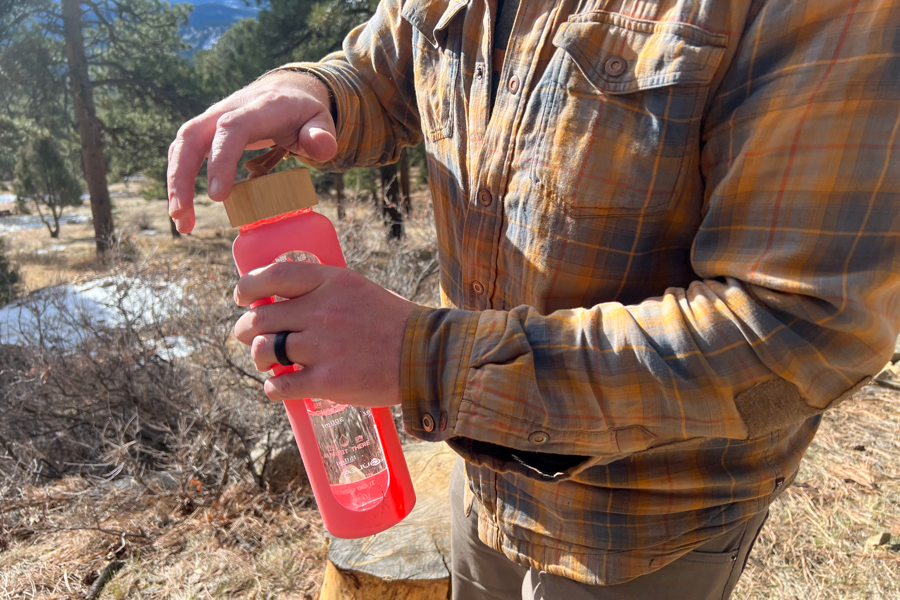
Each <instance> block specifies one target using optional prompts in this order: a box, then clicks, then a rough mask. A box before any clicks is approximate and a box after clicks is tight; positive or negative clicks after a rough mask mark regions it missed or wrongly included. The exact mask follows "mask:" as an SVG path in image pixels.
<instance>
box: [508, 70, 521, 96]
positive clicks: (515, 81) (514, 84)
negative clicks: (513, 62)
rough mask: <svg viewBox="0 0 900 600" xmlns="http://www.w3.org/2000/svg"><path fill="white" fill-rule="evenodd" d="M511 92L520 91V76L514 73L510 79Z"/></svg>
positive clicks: (514, 93)
mask: <svg viewBox="0 0 900 600" xmlns="http://www.w3.org/2000/svg"><path fill="white" fill-rule="evenodd" d="M508 87H509V93H510V94H512V95H514V96H515V95H516V93H517V92H518V91H519V78H518V77H517V76H516V75H513V76H512V77H510V79H509V86H508Z"/></svg>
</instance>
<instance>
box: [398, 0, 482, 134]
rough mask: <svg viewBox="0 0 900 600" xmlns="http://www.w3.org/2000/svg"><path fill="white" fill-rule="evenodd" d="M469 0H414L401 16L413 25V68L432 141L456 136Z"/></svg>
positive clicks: (421, 110)
mask: <svg viewBox="0 0 900 600" xmlns="http://www.w3.org/2000/svg"><path fill="white" fill-rule="evenodd" d="M466 3H467V0H413V1H412V2H409V3H407V4H406V6H404V7H403V11H402V12H401V17H403V19H405V20H406V21H408V22H409V24H410V25H412V26H413V35H412V43H413V70H414V77H415V85H416V101H417V104H418V109H419V115H420V117H421V121H422V132H423V133H424V135H425V137H426V138H427V139H429V140H432V141H437V140H441V139H444V138H449V137H452V136H453V97H454V93H455V92H456V90H457V85H458V82H459V79H460V77H459V73H460V72H459V69H460V65H459V63H460V52H461V50H462V22H463V19H462V18H456V17H457V15H460V13H461V12H462V11H463V9H464V8H465V7H466Z"/></svg>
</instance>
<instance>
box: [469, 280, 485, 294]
mask: <svg viewBox="0 0 900 600" xmlns="http://www.w3.org/2000/svg"><path fill="white" fill-rule="evenodd" d="M472 289H473V290H475V293H476V294H478V295H479V296H480V295H481V294H483V293H484V286H483V285H481V282H480V281H473V282H472Z"/></svg>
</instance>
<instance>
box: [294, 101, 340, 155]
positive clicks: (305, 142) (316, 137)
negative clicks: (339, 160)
mask: <svg viewBox="0 0 900 600" xmlns="http://www.w3.org/2000/svg"><path fill="white" fill-rule="evenodd" d="M299 140H300V147H301V149H302V150H303V154H304V155H305V156H307V157H309V158H311V159H312V160H314V161H316V162H325V161H327V160H330V159H331V158H333V157H334V155H335V154H337V134H336V133H335V127H334V119H332V118H331V113H330V112H328V111H323V112H319V113H316V115H315V116H314V117H313V118H312V119H310V120H309V121H307V122H306V124H305V125H303V127H302V128H301V129H300V137H299Z"/></svg>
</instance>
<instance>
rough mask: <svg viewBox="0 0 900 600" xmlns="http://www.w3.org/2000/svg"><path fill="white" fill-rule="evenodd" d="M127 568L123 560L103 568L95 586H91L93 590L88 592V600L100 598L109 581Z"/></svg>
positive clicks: (112, 561)
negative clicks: (122, 569) (123, 568)
mask: <svg viewBox="0 0 900 600" xmlns="http://www.w3.org/2000/svg"><path fill="white" fill-rule="evenodd" d="M124 566H125V563H124V562H123V561H121V560H115V559H113V560H111V561H109V564H107V565H106V566H105V567H103V570H102V571H100V575H98V576H97V580H96V581H94V584H93V585H91V589H90V590H88V593H87V596H85V598H87V600H97V598H99V597H100V592H102V591H103V588H104V587H105V586H106V584H107V583H109V580H110V579H112V578H113V575H115V574H116V573H118V572H119V570H121V568H122V567H124Z"/></svg>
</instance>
